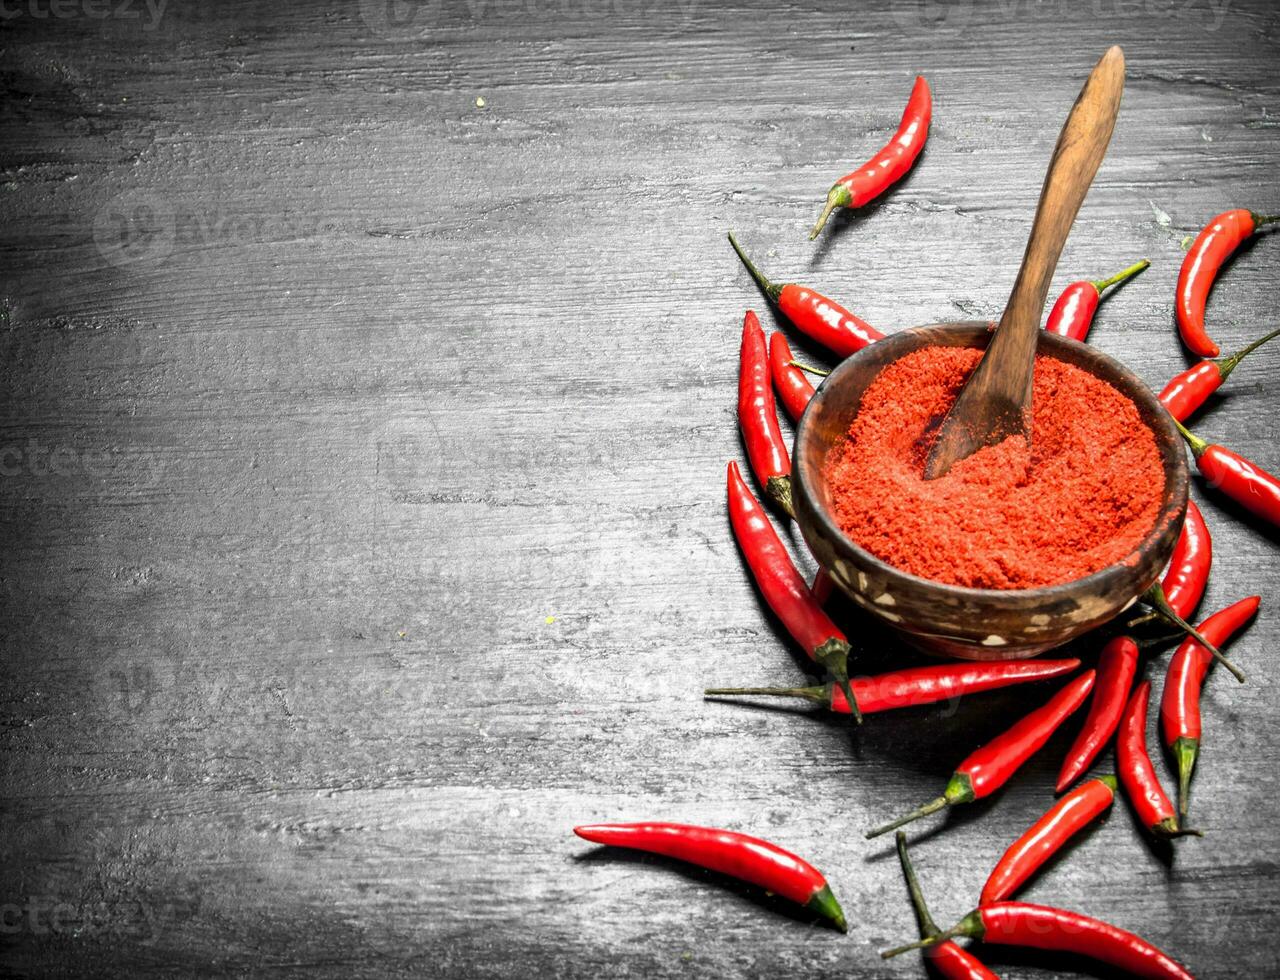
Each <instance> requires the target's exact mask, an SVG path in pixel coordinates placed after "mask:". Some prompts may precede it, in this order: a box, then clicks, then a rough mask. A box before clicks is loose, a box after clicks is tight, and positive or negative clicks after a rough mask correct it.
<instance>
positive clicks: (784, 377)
mask: <svg viewBox="0 0 1280 980" xmlns="http://www.w3.org/2000/svg"><path fill="white" fill-rule="evenodd" d="M791 360H792V357H791V345H790V344H788V343H787V338H786V337H784V336H783V335H782V334H781V333H778V332H775V333H774V334H772V335H771V336H770V337H769V373H770V374H772V375H773V386H774V388H776V389H777V391H778V397H779V398H780V399H781V400H782V405H783V407H784V408H785V409H786V410H787V414H788V415H790V416H791V418H792V419H793V420H794V421H799V420H800V416H801V415H803V414H804V410H805V407H806V406H807V405H808V404H809V399H810V398H812V397H813V395H814V389H813V385H811V384H809V379H808V378H806V377H805V376H804V372H803V371H801V370H800V369H799V368H798V367H796V366H794V365H793V364H792V363H791Z"/></svg>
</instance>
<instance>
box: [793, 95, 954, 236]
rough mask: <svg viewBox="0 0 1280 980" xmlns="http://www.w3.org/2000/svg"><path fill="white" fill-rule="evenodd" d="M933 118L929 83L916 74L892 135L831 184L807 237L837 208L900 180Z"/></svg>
mask: <svg viewBox="0 0 1280 980" xmlns="http://www.w3.org/2000/svg"><path fill="white" fill-rule="evenodd" d="M932 118H933V94H932V93H931V92H930V91H929V83H928V82H926V81H925V80H924V78H923V77H921V76H920V75H917V76H916V82H915V85H913V86H912V88H911V97H910V98H909V99H907V107H906V108H905V109H904V110H903V111H902V121H901V122H899V123H898V131H897V132H896V133H894V134H893V139H891V140H890V141H889V142H888V143H886V144H885V145H884V147H883V148H882V149H881V150H880V152H878V153H877V154H876V155H875V156H873V157H872V158H871V159H870V160H868V161H867V162H866V163H864V164H863V165H862V166H861V167H859V168H858V169H857V170H855V171H853V172H852V173H849V174H845V175H844V176H843V177H841V178H840V179H839V180H837V181H836V182H835V183H834V184H832V185H831V190H829V191H827V203H826V204H825V205H824V206H823V209H822V214H821V215H820V216H819V217H818V223H817V224H816V225H814V226H813V231H811V232H809V241H813V240H814V239H815V238H817V237H818V232H820V231H822V226H823V225H825V224H826V223H827V219H828V218H829V217H831V212H832V211H834V210H835V209H836V208H860V207H862V206H863V205H864V204H866V203H868V202H869V201H873V200H875V198H877V197H879V196H880V195H881V194H883V193H884V192H885V191H886V190H887V189H888V188H889V187H890V186H892V185H893V184H895V183H897V182H898V181H899V180H901V179H902V177H903V175H904V174H906V172H907V171H908V170H910V169H911V165H912V164H913V163H915V162H916V157H918V156H919V155H920V151H921V150H923V149H924V144H925V140H926V139H928V136H929V121H930V120H931V119H932Z"/></svg>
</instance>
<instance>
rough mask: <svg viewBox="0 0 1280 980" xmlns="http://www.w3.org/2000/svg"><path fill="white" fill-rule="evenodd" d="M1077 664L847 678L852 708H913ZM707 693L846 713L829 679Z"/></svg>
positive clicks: (997, 664) (958, 667) (967, 666)
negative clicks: (796, 700) (855, 705)
mask: <svg viewBox="0 0 1280 980" xmlns="http://www.w3.org/2000/svg"><path fill="white" fill-rule="evenodd" d="M1079 666H1080V661H1079V660H992V661H987V662H983V661H967V662H961V663H949V664H930V665H929V666H927V667H908V668H906V669H904V670H892V671H889V672H888V673H886V674H877V675H876V676H875V677H854V678H851V679H850V681H849V687H850V688H851V689H852V690H853V696H854V698H855V699H856V700H857V702H858V710H859V711H861V713H862V714H864V715H870V714H875V713H876V712H880V711H893V710H895V709H897V708H914V707H916V706H918V705H922V704H934V703H935V702H938V701H946V700H949V699H951V698H958V697H961V696H962V695H965V694H979V693H981V692H982V691H993V690H995V689H996V688H1000V687H1008V686H1010V685H1012V684H1026V683H1028V682H1029V681H1042V680H1048V679H1049V678H1050V677H1059V676H1061V675H1062V674H1069V673H1071V671H1073V670H1075V669H1076V668H1077V667H1079ZM703 693H704V694H705V695H706V696H707V697H739V696H743V695H748V696H760V697H775V698H801V699H803V700H805V701H812V702H813V703H815V704H820V705H822V706H823V707H824V708H829V709H830V710H832V711H834V712H835V713H836V714H838V715H847V714H849V701H848V699H846V698H845V696H844V691H842V690H840V688H838V687H836V686H835V685H832V684H827V685H824V686H822V687H715V688H708V689H707V690H706V691H704V692H703Z"/></svg>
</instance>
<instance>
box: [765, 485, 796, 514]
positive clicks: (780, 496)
mask: <svg viewBox="0 0 1280 980" xmlns="http://www.w3.org/2000/svg"><path fill="white" fill-rule="evenodd" d="M764 492H765V493H766V494H767V495H768V496H769V499H770V500H772V501H773V502H774V503H775V504H777V505H778V506H779V507H781V508H782V511H783V513H785V514H786V515H787V516H788V517H790V518H791V519H792V520H793V521H794V520H795V519H796V506H795V503H794V501H793V499H792V496H791V477H789V476H771V477H769V479H767V480H765V482H764Z"/></svg>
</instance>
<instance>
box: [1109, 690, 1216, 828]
mask: <svg viewBox="0 0 1280 980" xmlns="http://www.w3.org/2000/svg"><path fill="white" fill-rule="evenodd" d="M1150 699H1151V682H1150V681H1143V682H1142V683H1141V684H1139V685H1138V686H1137V687H1136V688H1134V691H1133V696H1132V697H1131V698H1130V699H1129V704H1128V706H1127V707H1126V708H1125V709H1124V716H1123V717H1122V718H1121V719H1120V732H1119V734H1118V735H1117V736H1116V769H1117V770H1118V772H1119V775H1120V783H1121V785H1123V786H1124V791H1125V795H1126V796H1128V797H1129V802H1130V803H1132V804H1133V809H1134V811H1135V812H1136V813H1137V814H1138V819H1139V820H1141V821H1142V825H1143V826H1144V827H1146V828H1147V830H1148V832H1150V833H1151V834H1152V835H1153V836H1155V837H1160V838H1164V839H1166V840H1167V839H1169V838H1172V837H1184V836H1186V835H1188V834H1194V835H1196V836H1200V831H1198V830H1187V829H1186V828H1184V827H1182V826H1181V825H1180V824H1179V823H1178V817H1177V815H1176V814H1175V813H1174V811H1173V804H1172V803H1171V802H1170V801H1169V796H1168V794H1166V793H1165V791H1164V788H1163V787H1162V786H1161V785H1160V780H1159V779H1158V778H1157V777H1156V770H1155V767H1154V766H1153V765H1152V764H1151V756H1150V755H1149V754H1148V753H1147V704H1148V703H1149V701H1150Z"/></svg>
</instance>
